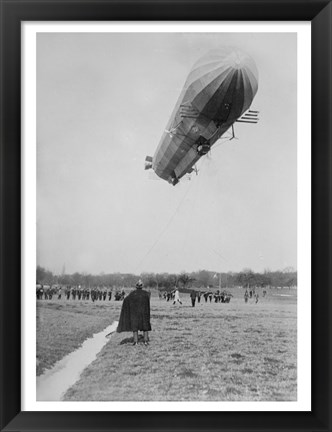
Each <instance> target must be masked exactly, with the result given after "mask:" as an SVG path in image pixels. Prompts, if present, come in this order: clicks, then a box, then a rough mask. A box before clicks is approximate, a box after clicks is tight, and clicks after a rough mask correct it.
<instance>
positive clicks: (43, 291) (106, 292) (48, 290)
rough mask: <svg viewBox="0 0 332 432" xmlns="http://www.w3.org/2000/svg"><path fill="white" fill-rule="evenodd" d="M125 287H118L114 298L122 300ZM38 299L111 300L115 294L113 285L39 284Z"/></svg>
mask: <svg viewBox="0 0 332 432" xmlns="http://www.w3.org/2000/svg"><path fill="white" fill-rule="evenodd" d="M125 295H126V293H125V291H124V289H122V290H119V289H116V290H115V291H114V300H115V301H122V300H123V299H124V298H125ZM36 296H37V300H52V299H53V297H54V298H57V299H58V300H61V299H62V298H64V299H66V300H76V299H77V300H90V299H91V301H93V302H94V301H97V300H99V301H105V300H108V301H111V300H112V296H113V288H112V287H99V286H96V287H92V288H87V287H81V286H80V285H78V286H77V285H73V286H71V285H66V286H59V285H57V286H45V285H37V287H36Z"/></svg>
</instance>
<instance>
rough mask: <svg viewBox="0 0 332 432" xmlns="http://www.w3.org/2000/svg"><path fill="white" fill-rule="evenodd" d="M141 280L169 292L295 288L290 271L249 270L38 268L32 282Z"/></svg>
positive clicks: (126, 282)
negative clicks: (61, 271)
mask: <svg viewBox="0 0 332 432" xmlns="http://www.w3.org/2000/svg"><path fill="white" fill-rule="evenodd" d="M138 279H141V280H142V281H143V283H144V286H145V287H146V288H155V289H158V290H166V291H167V290H171V289H173V288H174V287H175V286H177V287H178V288H180V289H182V290H184V291H185V290H188V289H192V288H197V289H203V288H204V289H206V288H219V287H220V288H223V289H225V288H232V287H238V286H242V287H247V288H250V287H288V288H290V287H294V286H297V272H296V271H295V270H294V269H292V268H287V269H284V270H278V271H270V270H265V271H264V272H263V273H257V272H254V271H252V270H251V269H244V270H242V271H240V272H228V273H218V272H214V271H208V270H199V271H196V272H191V273H188V272H181V273H141V274H140V275H135V274H132V273H108V274H104V273H101V274H99V275H93V274H88V273H79V272H75V273H72V274H61V275H56V274H53V273H52V272H51V271H50V270H47V269H45V268H43V267H41V266H37V271H36V282H37V284H43V285H75V286H78V285H81V286H85V287H93V286H112V287H125V288H130V287H134V286H135V284H136V282H137V280H138Z"/></svg>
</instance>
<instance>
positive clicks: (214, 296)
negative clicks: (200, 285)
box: [159, 288, 233, 307]
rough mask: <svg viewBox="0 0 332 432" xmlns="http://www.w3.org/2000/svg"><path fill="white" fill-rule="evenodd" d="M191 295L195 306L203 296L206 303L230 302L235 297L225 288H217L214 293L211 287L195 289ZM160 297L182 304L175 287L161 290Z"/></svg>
mask: <svg viewBox="0 0 332 432" xmlns="http://www.w3.org/2000/svg"><path fill="white" fill-rule="evenodd" d="M189 296H190V299H191V304H192V306H193V307H195V303H196V300H197V303H200V302H201V298H202V297H203V298H204V300H205V303H207V302H208V301H209V302H210V303H212V300H213V301H214V302H215V303H229V302H230V301H231V298H232V297H233V295H232V294H230V293H229V292H227V291H225V290H224V291H221V290H217V291H216V292H215V293H213V292H212V291H211V290H210V289H208V290H207V291H200V290H199V291H197V290H194V289H193V290H191V292H190V294H189ZM159 298H160V299H161V300H166V301H172V302H173V304H176V303H180V304H182V302H181V299H180V294H179V289H178V288H175V289H174V290H172V291H159Z"/></svg>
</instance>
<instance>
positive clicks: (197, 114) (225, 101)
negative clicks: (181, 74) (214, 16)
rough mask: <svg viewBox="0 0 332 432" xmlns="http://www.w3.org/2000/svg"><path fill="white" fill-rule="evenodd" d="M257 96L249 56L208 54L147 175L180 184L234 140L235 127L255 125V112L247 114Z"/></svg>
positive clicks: (148, 162) (232, 51) (231, 51)
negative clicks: (225, 139)
mask: <svg viewBox="0 0 332 432" xmlns="http://www.w3.org/2000/svg"><path fill="white" fill-rule="evenodd" d="M257 90H258V70H257V67H256V64H255V61H254V60H253V58H252V57H251V56H249V55H248V54H247V53H245V52H243V51H242V50H239V49H237V48H233V47H223V48H220V49H217V50H212V51H209V52H208V53H207V54H206V55H204V56H203V57H201V58H200V59H199V60H198V61H197V62H196V63H195V64H194V65H193V67H192V69H191V71H190V73H189V75H188V78H187V79H186V82H185V84H184V86H183V89H182V91H181V94H180V96H179V98H178V100H177V103H176V105H175V107H174V110H173V112H172V114H171V116H170V118H169V121H168V123H167V126H166V128H165V131H164V133H163V135H162V137H161V139H160V142H159V144H158V147H157V149H156V151H155V153H154V155H153V156H152V157H151V156H147V157H146V159H145V169H153V171H154V172H155V173H156V174H157V176H158V177H160V178H161V179H164V180H166V181H167V182H169V183H170V184H172V185H176V184H177V183H179V181H180V179H181V178H182V177H184V176H185V175H186V174H190V173H192V172H193V171H194V170H195V167H196V163H197V162H198V160H199V159H200V158H201V157H203V156H204V155H206V154H207V153H209V151H210V150H211V147H212V146H213V145H214V144H215V143H216V142H217V141H218V140H219V139H220V138H221V137H222V136H223V135H224V134H225V133H226V132H227V131H229V132H227V133H228V134H229V133H231V138H232V137H234V123H235V122H245V123H254V124H255V123H257V121H258V111H257V110H253V109H250V108H251V104H252V102H253V99H254V97H255V95H256V93H257Z"/></svg>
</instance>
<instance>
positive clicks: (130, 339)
mask: <svg viewBox="0 0 332 432" xmlns="http://www.w3.org/2000/svg"><path fill="white" fill-rule="evenodd" d="M148 340H150V338H149V339H148ZM138 342H144V337H143V335H138ZM133 343H134V337H133V336H131V337H127V338H125V339H122V341H120V343H119V345H127V344H131V345H132V344H133Z"/></svg>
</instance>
